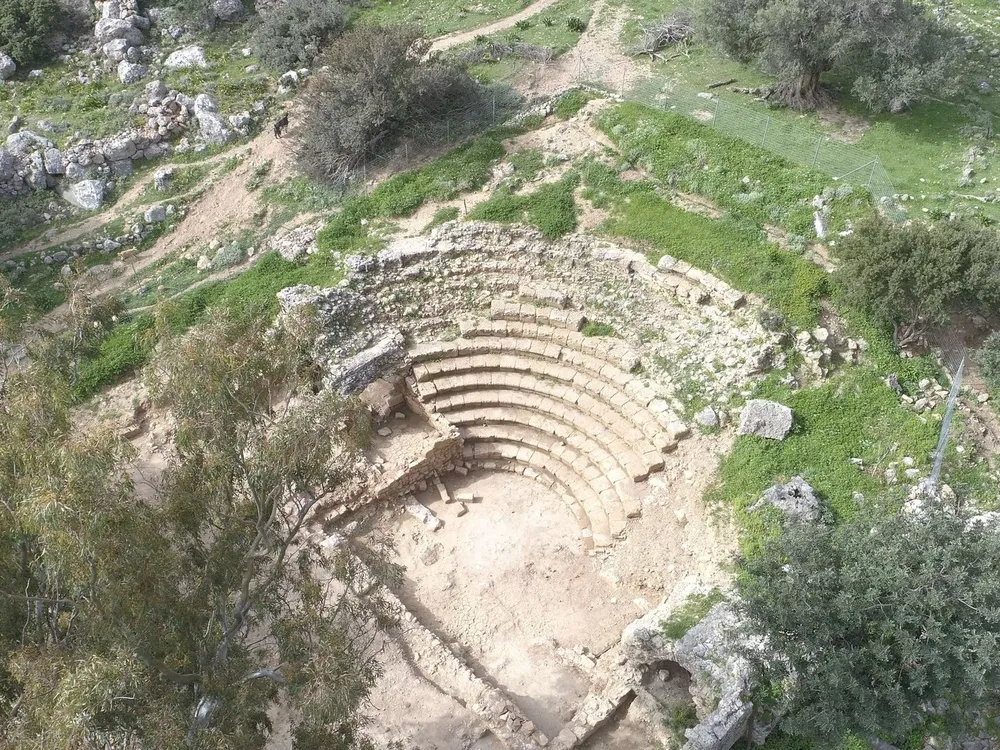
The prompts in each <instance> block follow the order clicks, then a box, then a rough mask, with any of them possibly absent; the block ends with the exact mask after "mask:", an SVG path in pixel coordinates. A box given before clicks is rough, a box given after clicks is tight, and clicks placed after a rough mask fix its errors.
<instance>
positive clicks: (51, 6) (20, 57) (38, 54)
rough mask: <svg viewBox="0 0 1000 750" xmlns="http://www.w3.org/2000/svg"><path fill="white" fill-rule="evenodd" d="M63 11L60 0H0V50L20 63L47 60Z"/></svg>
mask: <svg viewBox="0 0 1000 750" xmlns="http://www.w3.org/2000/svg"><path fill="white" fill-rule="evenodd" d="M59 13H60V9H59V3H58V2H57V0H0V51H2V52H6V53H7V54H8V55H10V56H11V57H13V58H14V61H15V62H17V64H18V65H24V64H26V63H30V62H34V61H36V60H41V59H43V58H44V57H45V56H46V53H47V51H48V50H47V47H46V39H47V38H48V35H49V33H50V31H51V30H52V26H53V24H54V23H55V21H56V18H57V16H58V15H59Z"/></svg>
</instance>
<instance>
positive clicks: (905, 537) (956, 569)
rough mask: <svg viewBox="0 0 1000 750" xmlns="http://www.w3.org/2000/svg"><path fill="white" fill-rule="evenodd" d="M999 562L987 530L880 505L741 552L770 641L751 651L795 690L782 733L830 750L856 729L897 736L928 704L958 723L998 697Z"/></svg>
mask: <svg viewBox="0 0 1000 750" xmlns="http://www.w3.org/2000/svg"><path fill="white" fill-rule="evenodd" d="M997 564H1000V535H998V533H997V531H996V529H995V527H993V526H991V525H986V524H981V523H972V524H970V523H967V521H966V519H964V518H962V517H961V516H959V515H954V514H950V513H947V512H944V511H940V510H934V511H931V512H929V513H928V514H926V516H924V517H914V516H908V515H903V514H899V513H891V512H890V513H888V514H887V513H886V509H885V508H880V507H875V506H874V505H873V506H872V507H870V508H868V509H866V510H865V511H864V512H863V513H861V514H859V516H858V517H857V519H856V520H855V521H854V522H851V523H845V524H841V525H839V526H837V527H833V528H831V527H827V526H824V525H806V524H795V525H792V526H791V527H790V528H789V529H787V530H786V532H785V533H784V534H783V535H781V536H776V537H773V538H771V539H769V540H768V541H767V542H766V543H765V544H764V546H763V548H762V549H761V550H760V551H759V553H758V554H755V555H753V556H744V557H742V558H741V559H740V560H739V562H738V566H739V577H738V579H737V581H738V591H739V594H740V597H741V599H740V600H739V604H738V606H739V608H740V609H741V611H742V614H743V615H744V617H745V618H746V621H747V627H748V630H749V632H751V633H755V634H763V635H765V636H766V638H767V641H768V642H767V645H766V647H764V648H762V649H760V650H755V649H754V648H752V647H751V648H750V650H749V653H748V656H749V657H750V659H751V661H752V663H753V665H754V667H755V669H756V671H757V672H758V677H760V678H761V679H762V680H763V681H765V682H766V683H769V684H788V685H790V687H791V689H790V691H789V692H788V696H789V699H790V706H789V713H788V714H787V715H786V716H785V718H784V719H783V720H782V728H783V730H784V731H785V732H786V733H791V734H796V735H801V736H805V737H809V738H813V739H816V740H818V741H821V742H822V743H823V745H824V746H829V745H831V744H834V742H835V741H836V740H838V739H839V738H841V737H843V736H844V735H845V734H846V733H847V732H852V733H853V734H855V735H856V736H860V737H870V736H878V737H887V738H889V739H896V738H902V737H905V736H906V734H907V733H908V732H909V731H910V730H911V729H912V728H914V727H915V726H918V725H920V724H922V723H923V720H924V718H925V714H924V713H923V711H924V707H925V706H926V705H927V704H928V703H931V702H935V705H937V706H939V707H940V708H942V709H943V710H945V711H947V712H948V713H947V716H948V718H950V719H951V720H952V721H953V722H955V723H956V724H957V723H960V722H961V721H962V720H963V719H965V718H966V716H967V715H966V714H965V713H964V712H965V711H966V710H970V709H976V708H979V707H986V706H988V705H990V704H992V703H993V702H995V700H996V698H997V685H998V684H1000V683H998V682H997V678H998V677H1000V674H998V672H1000V666H998V665H1000V638H998V636H1000V581H998V580H997V578H996V576H995V575H994V574H993V571H994V570H995V569H996V565H997ZM775 653H779V654H782V657H783V658H781V659H775V658H774V654H775ZM937 701H941V703H936V702H937ZM945 704H947V708H945Z"/></svg>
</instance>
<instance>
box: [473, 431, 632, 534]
mask: <svg viewBox="0 0 1000 750" xmlns="http://www.w3.org/2000/svg"><path fill="white" fill-rule="evenodd" d="M462 451H463V458H464V459H465V463H466V465H468V466H471V467H480V468H483V469H489V470H492V471H496V470H508V471H509V470H511V468H510V467H511V466H516V467H520V468H519V469H517V473H519V474H523V475H524V476H526V477H530V478H532V479H536V480H538V481H540V482H542V483H543V484H545V485H546V486H547V487H550V488H558V489H559V492H560V495H561V496H562V497H563V501H564V502H565V503H566V504H567V506H568V507H569V508H570V510H571V511H573V513H574V515H575V516H576V519H577V524H578V525H579V526H580V529H581V531H580V536H581V537H583V538H584V539H585V540H589V541H590V543H591V544H592V545H594V546H597V547H610V546H611V545H612V544H613V543H614V540H613V539H612V538H611V530H610V526H609V525H608V518H607V514H606V513H605V512H604V508H603V506H602V505H601V504H600V498H599V497H598V496H597V494H596V493H595V492H594V491H593V490H592V489H591V488H590V486H589V485H588V484H587V483H586V482H585V481H583V479H581V478H580V477H578V476H577V475H576V474H575V473H573V471H572V469H571V468H569V467H567V466H565V465H563V464H561V462H559V461H558V460H556V459H554V458H553V457H552V456H549V455H548V454H545V453H543V452H541V451H537V452H536V451H530V449H526V448H525V446H521V445H519V444H516V443H510V442H505V441H502V440H496V441H490V440H481V441H470V442H469V443H468V444H467V445H465V446H464V447H463V449H462ZM586 546H587V545H586V542H585V547H586Z"/></svg>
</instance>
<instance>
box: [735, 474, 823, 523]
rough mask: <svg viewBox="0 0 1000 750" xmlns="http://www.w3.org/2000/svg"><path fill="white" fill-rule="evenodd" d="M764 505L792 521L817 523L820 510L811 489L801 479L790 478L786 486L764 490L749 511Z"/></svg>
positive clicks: (819, 505) (817, 499)
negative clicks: (771, 507) (775, 509)
mask: <svg viewBox="0 0 1000 750" xmlns="http://www.w3.org/2000/svg"><path fill="white" fill-rule="evenodd" d="M764 505H770V506H773V507H775V508H777V509H778V510H780V511H781V512H782V513H784V514H785V516H787V517H788V519H789V520H792V521H807V522H814V521H818V520H819V516H820V511H821V509H822V506H821V504H820V501H819V498H818V497H816V493H815V492H814V491H813V488H812V487H811V486H810V485H809V483H808V482H806V480H805V479H803V478H802V477H792V479H791V481H789V482H788V483H786V484H776V485H774V486H772V487H768V488H767V489H766V490H764V496H763V497H761V499H760V500H758V501H757V502H756V503H754V504H753V505H751V506H750V510H751V511H753V510H757V509H759V508H761V507H763V506H764Z"/></svg>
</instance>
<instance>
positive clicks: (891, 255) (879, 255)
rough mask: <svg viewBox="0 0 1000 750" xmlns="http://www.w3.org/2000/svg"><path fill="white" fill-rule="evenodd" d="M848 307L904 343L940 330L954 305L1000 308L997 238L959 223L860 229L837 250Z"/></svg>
mask: <svg viewBox="0 0 1000 750" xmlns="http://www.w3.org/2000/svg"><path fill="white" fill-rule="evenodd" d="M837 254H838V256H839V257H840V259H841V261H842V265H841V268H840V270H839V272H838V274H837V278H838V280H839V282H840V284H841V285H842V287H843V289H844V297H845V299H846V300H847V301H848V302H849V303H850V304H853V305H855V306H857V307H858V308H859V309H861V310H865V311H867V312H868V313H869V314H870V315H871V316H872V318H873V319H874V320H875V321H876V322H877V323H878V324H879V325H882V326H884V327H886V328H890V329H891V328H895V329H896V332H897V334H898V336H897V338H901V337H902V336H904V335H905V334H907V333H908V331H904V327H908V328H909V329H910V331H909V332H912V330H913V329H915V328H916V327H918V326H919V325H922V324H924V323H943V322H945V321H946V320H947V319H948V315H949V313H950V312H951V311H952V309H953V308H954V307H955V306H956V305H958V304H964V305H973V306H975V305H989V306H992V305H997V304H998V303H1000V264H998V263H997V258H998V257H1000V234H998V233H997V232H996V230H993V229H989V228H987V227H982V226H979V225H975V224H970V223H964V222H947V223H943V224H938V225H936V226H933V227H930V228H928V227H925V226H923V225H917V224H911V225H908V226H905V227H896V226H894V225H892V224H890V223H888V222H886V221H882V220H871V221H866V222H863V223H861V224H859V225H858V226H857V227H856V229H855V231H854V233H853V235H851V236H850V237H847V238H845V239H844V240H843V241H842V242H840V243H839V247H838V250H837Z"/></svg>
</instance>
